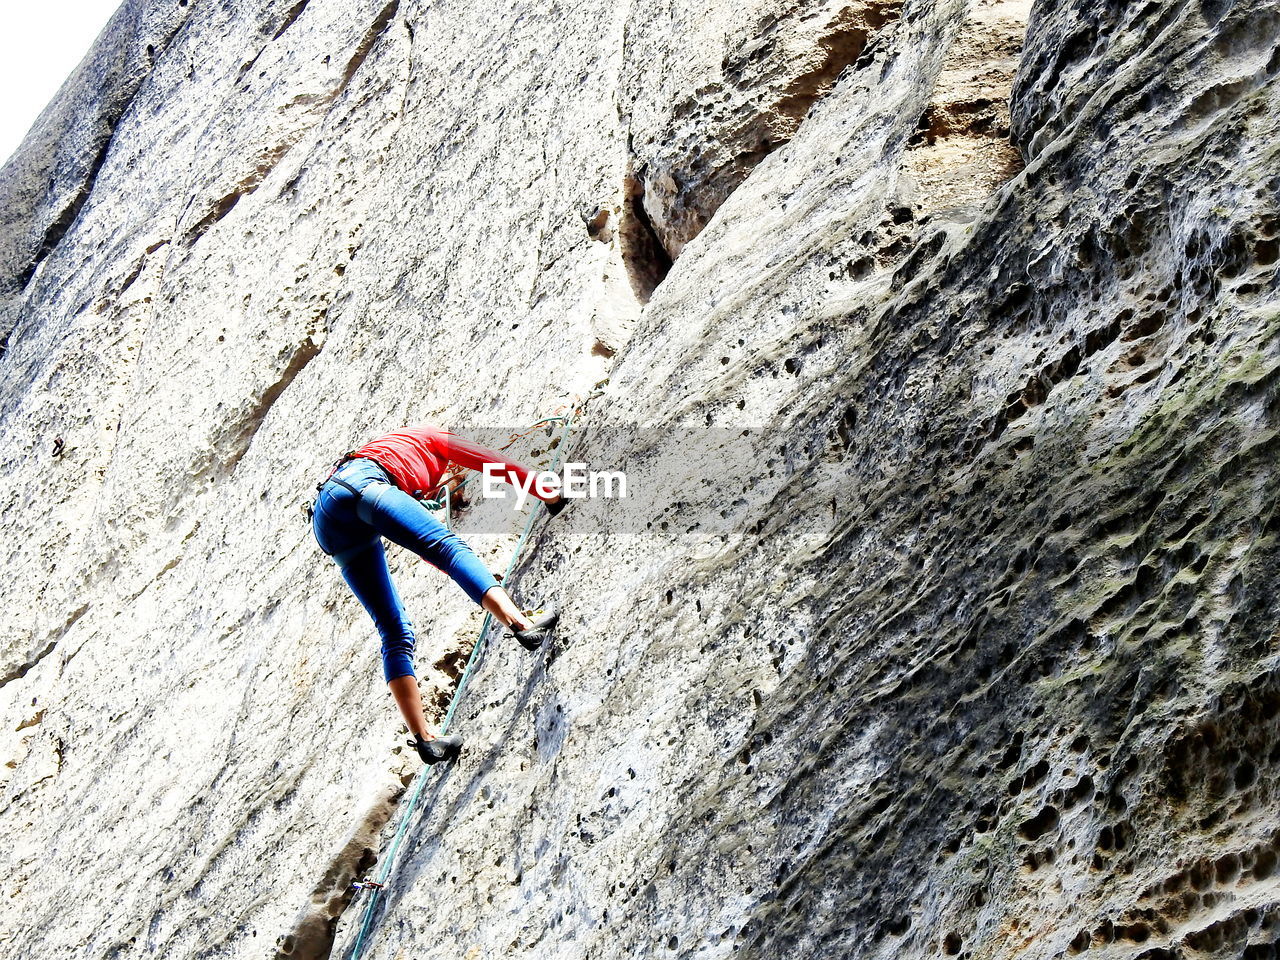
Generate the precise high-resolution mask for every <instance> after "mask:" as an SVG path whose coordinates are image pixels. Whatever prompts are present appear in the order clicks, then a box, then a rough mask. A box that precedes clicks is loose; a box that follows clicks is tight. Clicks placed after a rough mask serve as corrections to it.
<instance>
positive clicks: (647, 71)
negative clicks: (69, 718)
mask: <svg viewBox="0 0 1280 960" xmlns="http://www.w3.org/2000/svg"><path fill="white" fill-rule="evenodd" d="M637 9H638V11H639V13H638V14H633V19H632V22H630V23H629V25H628V33H627V36H628V42H629V43H635V42H636V41H637V40H638V39H639V38H641V37H645V36H647V35H648V34H649V33H651V32H652V31H654V30H667V31H669V32H670V33H671V34H672V35H675V36H679V35H680V33H681V31H682V30H683V29H684V27H683V25H682V24H681V23H680V22H678V21H677V22H668V21H666V20H663V19H661V18H658V19H656V20H647V19H645V18H647V17H648V15H649V13H650V12H651V11H649V10H648V9H647V8H637ZM900 10H901V4H900V3H899V2H897V0H886V2H869V3H868V2H863V3H851V4H844V5H839V6H835V7H822V8H819V9H818V10H816V11H815V10H810V9H809V8H807V7H805V6H803V5H799V4H782V5H776V8H775V9H770V10H769V11H768V12H766V13H759V14H757V16H756V18H755V19H754V20H752V21H751V22H750V23H749V25H748V26H747V27H745V28H744V29H741V30H739V31H737V32H736V33H734V34H732V35H730V36H728V37H726V38H725V44H724V46H723V47H722V48H720V50H719V51H717V50H715V49H714V48H712V49H710V50H707V51H699V52H698V53H697V54H694V53H693V52H692V51H687V50H683V49H681V50H679V53H678V54H676V55H677V56H680V57H683V58H684V59H685V61H686V62H684V63H671V64H665V65H664V64H662V63H656V62H650V63H639V62H636V63H632V64H629V66H628V72H627V75H626V77H625V82H626V89H627V90H628V91H629V93H628V95H627V96H626V97H625V98H624V99H623V101H622V102H623V104H624V110H623V119H624V123H627V124H629V125H630V128H631V134H632V146H631V153H632V162H633V165H634V166H635V169H636V170H637V171H639V173H638V176H639V177H640V179H641V181H642V183H641V187H642V190H641V193H642V196H643V204H644V212H645V215H646V217H647V218H648V220H649V222H650V224H651V226H652V229H653V232H654V234H655V235H656V236H657V237H658V239H659V241H660V242H661V244H662V246H663V248H664V249H665V250H666V252H667V255H668V256H669V257H670V258H671V259H672V260H674V259H676V258H677V257H679V256H680V253H681V251H682V250H683V249H684V247H685V245H686V244H687V243H689V241H690V240H692V239H693V238H694V237H696V236H697V235H698V234H699V233H700V232H701V231H702V229H703V228H704V227H705V226H706V224H707V222H708V221H709V220H710V219H711V217H712V216H714V214H715V212H716V211H717V210H718V209H719V208H720V206H721V205H722V204H723V203H724V201H725V199H726V198H727V197H728V196H729V195H730V194H731V193H733V192H734V190H736V189H737V188H738V186H739V185H740V184H741V183H742V182H743V181H744V180H746V178H747V177H748V176H749V175H750V173H751V171H752V170H753V169H755V167H756V166H757V165H758V164H759V163H760V162H761V161H762V160H763V159H764V158H765V157H767V156H768V155H769V154H770V153H772V152H773V151H775V150H777V149H778V148H779V147H781V146H782V145H784V144H786V143H787V142H788V141H790V140H791V139H792V137H794V136H795V134H796V131H797V130H798V129H799V127H800V125H801V123H803V122H804V119H805V117H806V115H807V114H808V112H809V111H810V110H811V109H812V108H813V106H814V104H816V103H817V102H818V101H820V100H821V99H822V98H824V97H825V96H827V95H828V94H829V93H830V92H831V90H832V89H833V87H834V86H835V84H836V81H837V80H839V78H840V76H841V75H842V74H843V73H844V72H845V71H846V70H847V69H849V68H850V67H855V66H857V65H858V64H859V62H860V60H864V59H865V56H864V55H866V54H869V53H870V49H871V47H872V45H873V44H874V43H875V40H876V38H877V37H878V36H879V35H880V34H881V32H882V31H885V30H888V29H889V28H890V27H891V25H892V24H893V23H894V22H895V21H896V20H897V18H898V16H899V14H900ZM672 15H673V16H678V14H675V13H673V14H672ZM625 52H626V50H625V49H624V54H625ZM717 52H718V53H719V55H720V59H719V62H717V63H712V62H707V61H708V58H709V57H710V56H712V55H713V54H715V53H717ZM696 67H700V68H701V73H700V74H692V75H689V76H688V79H686V80H685V81H684V85H683V86H682V85H680V84H679V82H678V81H679V80H680V79H681V78H683V77H685V76H686V74H690V72H691V71H692V70H693V69H694V68H696ZM661 71H666V73H665V74H663V73H660V72H661ZM689 87H696V89H695V90H694V92H693V93H692V94H690V93H688V92H687V90H688V88H689ZM664 94H666V95H669V96H670V97H671V99H670V100H669V101H664V100H662V99H661V97H662V96H663V95H664ZM641 131H642V132H641Z"/></svg>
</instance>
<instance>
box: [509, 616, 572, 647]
mask: <svg viewBox="0 0 1280 960" xmlns="http://www.w3.org/2000/svg"><path fill="white" fill-rule="evenodd" d="M559 619H560V612H559V611H558V610H554V609H553V610H551V611H549V612H548V613H545V614H543V615H542V616H541V617H539V618H538V619H537V620H535V621H533V626H532V627H530V628H529V629H528V630H516V629H515V628H512V630H511V633H512V634H513V635H514V636H515V638H516V640H518V641H519V642H520V646H522V647H524V648H525V649H526V650H537V649H538V648H539V647H540V646H542V642H543V641H544V640H546V639H547V637H548V636H550V634H551V628H552V627H554V626H555V625H556V621H557V620H559Z"/></svg>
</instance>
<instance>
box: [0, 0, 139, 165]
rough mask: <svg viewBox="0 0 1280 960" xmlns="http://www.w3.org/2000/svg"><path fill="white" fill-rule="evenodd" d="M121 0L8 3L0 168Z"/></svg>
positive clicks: (2, 44)
mask: <svg viewBox="0 0 1280 960" xmlns="http://www.w3.org/2000/svg"><path fill="white" fill-rule="evenodd" d="M120 3H121V0H42V2H40V3H36V2H33V0H19V2H16V3H15V2H8V3H6V4H5V5H4V6H5V11H4V27H3V29H0V166H4V162H5V161H6V160H8V159H9V157H10V155H12V153H13V152H14V151H15V150H17V149H18V144H20V143H22V138H23V137H25V136H26V135H27V131H28V130H29V129H31V125H32V124H33V123H35V122H36V117H38V116H40V111H41V110H43V109H44V108H45V106H46V105H47V104H48V103H49V101H50V100H52V99H53V95H54V94H55V93H57V92H58V88H59V87H60V86H62V82H63V81H64V80H66V79H67V77H69V76H70V75H71V71H72V70H74V69H75V68H76V65H77V64H79V62H80V61H81V60H83V59H84V55H85V54H86V53H88V52H89V48H90V47H91V46H93V41H94V40H96V39H97V37H98V34H99V33H101V32H102V28H103V27H105V26H106V25H107V21H108V20H110V19H111V15H112V14H113V13H115V12H116V8H117V7H119V6H120Z"/></svg>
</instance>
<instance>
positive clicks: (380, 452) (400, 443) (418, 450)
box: [351, 426, 555, 502]
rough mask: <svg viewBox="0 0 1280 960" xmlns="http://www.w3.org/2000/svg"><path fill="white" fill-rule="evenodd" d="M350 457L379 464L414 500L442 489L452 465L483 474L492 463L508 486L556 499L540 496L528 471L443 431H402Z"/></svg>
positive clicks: (370, 443) (412, 428)
mask: <svg viewBox="0 0 1280 960" xmlns="http://www.w3.org/2000/svg"><path fill="white" fill-rule="evenodd" d="M351 456H352V457H368V458H369V459H370V460H376V461H377V462H378V463H379V464H380V465H381V466H382V467H383V468H384V469H385V470H386V471H387V473H389V474H391V479H392V480H394V481H395V484H396V486H397V487H399V488H400V489H401V490H403V491H404V492H405V493H407V494H409V495H411V496H414V497H424V496H426V495H427V494H429V493H431V492H432V491H433V490H435V489H436V487H438V486H440V481H441V480H443V479H444V475H445V472H446V470H447V469H448V467H449V464H450V463H456V464H457V465H458V466H460V467H465V468H466V469H468V470H481V471H482V470H484V465H485V464H486V463H492V464H496V465H497V466H495V467H494V468H493V470H492V472H493V473H497V474H499V475H501V476H503V477H504V479H506V481H507V482H508V483H518V484H520V485H521V486H525V485H526V484H529V485H528V487H527V489H528V490H529V492H530V493H531V494H533V496H535V497H537V498H538V499H539V500H546V501H547V502H550V501H552V500H554V499H555V497H543V496H541V495H540V494H539V493H538V486H537V484H530V483H529V480H528V477H529V475H530V474H531V473H533V471H531V470H530V469H529V468H528V467H526V466H524V465H522V464H519V463H516V462H515V461H514V460H508V459H507V458H506V457H504V456H503V455H502V454H500V453H498V452H497V451H494V450H490V449H488V448H487V447H482V446H480V444H478V443H474V442H472V441H471V440H468V439H466V438H465V437H460V436H458V435H457V434H456V433H450V432H449V431H448V430H444V429H441V428H440V427H430V426H417V427H401V428H400V429H399V430H393V431H392V432H391V433H388V434H385V435H384V436H381V437H378V439H376V440H373V441H370V442H369V443H366V444H365V445H364V446H363V447H361V448H360V449H358V450H353V451H352V452H351Z"/></svg>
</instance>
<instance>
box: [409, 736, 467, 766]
mask: <svg viewBox="0 0 1280 960" xmlns="http://www.w3.org/2000/svg"><path fill="white" fill-rule="evenodd" d="M408 743H409V746H411V747H413V748H414V749H415V750H417V751H418V756H420V757H421V758H422V762H423V763H440V762H441V761H442V760H452V759H453V758H454V757H456V756H457V755H458V753H459V751H461V750H462V737H460V736H458V734H456V733H455V734H452V735H451V736H448V737H433V738H432V739H430V740H424V739H422V737H419V736H417V735H415V736H414V738H413V739H412V740H410V741H408Z"/></svg>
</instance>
